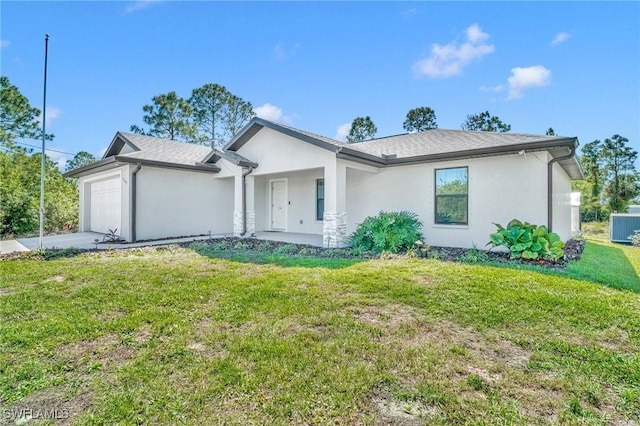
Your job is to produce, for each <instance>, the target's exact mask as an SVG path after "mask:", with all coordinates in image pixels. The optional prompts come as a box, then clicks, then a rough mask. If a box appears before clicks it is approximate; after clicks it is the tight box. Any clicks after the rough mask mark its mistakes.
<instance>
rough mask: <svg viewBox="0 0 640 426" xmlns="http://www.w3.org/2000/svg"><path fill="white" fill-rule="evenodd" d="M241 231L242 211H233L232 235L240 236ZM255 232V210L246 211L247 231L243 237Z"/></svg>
mask: <svg viewBox="0 0 640 426" xmlns="http://www.w3.org/2000/svg"><path fill="white" fill-rule="evenodd" d="M241 233H242V212H241V211H234V212H233V236H234V237H240V236H241V235H240V234H241ZM255 233H256V214H255V212H250V211H247V233H246V234H244V236H245V237H250V236H252V235H254V234H255Z"/></svg>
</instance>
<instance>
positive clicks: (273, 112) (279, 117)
mask: <svg viewBox="0 0 640 426" xmlns="http://www.w3.org/2000/svg"><path fill="white" fill-rule="evenodd" d="M253 112H255V113H256V115H257V116H258V117H260V118H263V119H265V120H269V121H275V122H276V123H282V124H289V125H291V124H292V123H293V122H294V121H295V120H296V119H297V118H298V115H297V114H295V113H293V114H287V115H285V114H284V113H283V112H282V108H280V107H277V106H275V105H271V104H270V103H269V102H267V103H265V104H264V105H262V106H259V107H257V108H254V109H253Z"/></svg>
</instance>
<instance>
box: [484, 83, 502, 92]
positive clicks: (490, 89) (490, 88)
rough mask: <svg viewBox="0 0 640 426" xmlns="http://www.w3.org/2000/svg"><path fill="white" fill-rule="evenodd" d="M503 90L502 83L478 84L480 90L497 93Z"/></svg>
mask: <svg viewBox="0 0 640 426" xmlns="http://www.w3.org/2000/svg"><path fill="white" fill-rule="evenodd" d="M503 90H504V86H503V85H502V84H498V85H497V86H480V91H481V92H493V93H499V92H502V91H503Z"/></svg>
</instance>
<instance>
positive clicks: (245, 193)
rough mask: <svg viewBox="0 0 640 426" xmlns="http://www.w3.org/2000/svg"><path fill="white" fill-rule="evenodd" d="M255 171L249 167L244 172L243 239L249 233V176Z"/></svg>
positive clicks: (241, 234)
mask: <svg viewBox="0 0 640 426" xmlns="http://www.w3.org/2000/svg"><path fill="white" fill-rule="evenodd" d="M253 170H254V167H253V166H249V169H248V170H247V171H245V172H242V232H241V233H240V236H241V237H244V236H245V234H246V233H247V176H249V175H250V174H251V173H252V172H253Z"/></svg>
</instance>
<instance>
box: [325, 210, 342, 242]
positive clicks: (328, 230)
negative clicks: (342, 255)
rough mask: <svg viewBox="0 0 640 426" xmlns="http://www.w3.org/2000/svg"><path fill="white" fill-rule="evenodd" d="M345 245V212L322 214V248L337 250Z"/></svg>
mask: <svg viewBox="0 0 640 426" xmlns="http://www.w3.org/2000/svg"><path fill="white" fill-rule="evenodd" d="M346 245H347V212H339V213H327V212H325V213H324V218H323V223H322V246H323V247H325V248H337V247H338V248H339V247H344V246H346Z"/></svg>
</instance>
